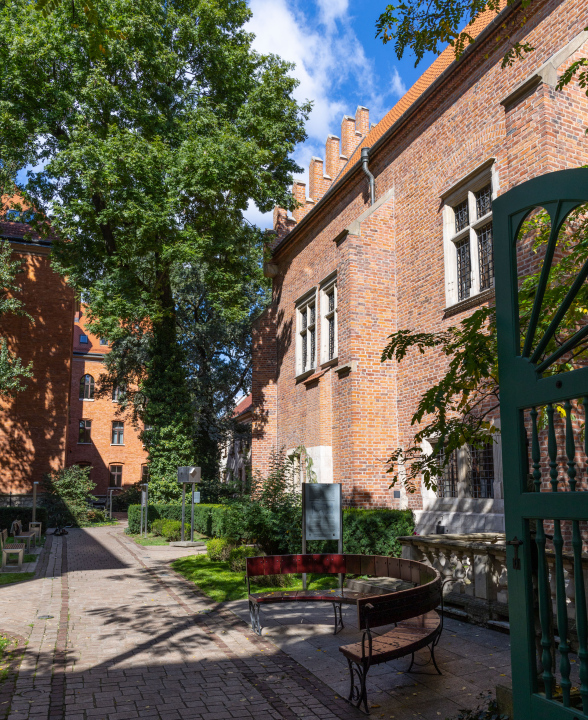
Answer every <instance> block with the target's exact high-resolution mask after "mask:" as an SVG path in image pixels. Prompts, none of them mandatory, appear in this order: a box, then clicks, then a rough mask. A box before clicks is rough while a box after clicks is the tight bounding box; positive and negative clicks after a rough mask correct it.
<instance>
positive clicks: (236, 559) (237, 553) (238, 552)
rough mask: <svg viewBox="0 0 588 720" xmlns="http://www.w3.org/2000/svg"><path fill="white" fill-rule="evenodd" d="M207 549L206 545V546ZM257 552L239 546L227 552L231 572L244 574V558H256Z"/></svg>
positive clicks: (253, 549)
mask: <svg viewBox="0 0 588 720" xmlns="http://www.w3.org/2000/svg"><path fill="white" fill-rule="evenodd" d="M207 548H208V545H207ZM257 555H258V551H257V550H256V549H255V548H254V547H251V546H250V545H239V547H236V548H233V549H232V550H231V551H230V552H229V558H228V560H229V565H230V568H231V570H232V571H233V572H245V570H246V565H247V563H246V558H248V557H256V556H257Z"/></svg>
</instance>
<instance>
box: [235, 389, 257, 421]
mask: <svg viewBox="0 0 588 720" xmlns="http://www.w3.org/2000/svg"><path fill="white" fill-rule="evenodd" d="M252 407H253V396H252V395H251V393H250V394H249V395H247V397H244V398H242V399H241V400H239V402H238V403H237V407H236V408H235V412H234V413H233V417H238V416H239V415H243V413H245V412H247V411H248V410H251V408H252Z"/></svg>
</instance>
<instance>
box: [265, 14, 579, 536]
mask: <svg viewBox="0 0 588 720" xmlns="http://www.w3.org/2000/svg"><path fill="white" fill-rule="evenodd" d="M524 18H525V21H523V20H524ZM587 25H588V6H587V5H586V3H585V1H584V0H544V1H543V2H539V3H536V4H533V6H532V9H529V8H527V9H525V10H524V11H523V10H522V9H521V8H520V6H517V5H515V6H510V7H509V8H507V9H505V10H504V11H503V12H502V14H501V16H500V17H499V18H495V16H494V15H493V14H486V15H485V16H483V17H481V18H479V20H478V21H477V22H476V24H475V25H474V28H473V34H474V35H476V36H477V40H476V43H475V44H474V45H473V46H472V47H470V48H469V49H468V50H467V51H466V53H465V54H464V56H463V57H462V59H461V60H460V61H459V62H456V61H455V60H454V56H453V50H452V49H451V48H448V49H447V50H446V51H445V52H444V53H442V54H441V55H440V56H439V58H438V59H437V60H436V61H435V62H434V63H433V65H432V66H431V67H430V68H429V69H428V70H427V71H426V72H425V73H424V75H423V76H422V77H421V78H420V79H419V80H418V81H417V83H416V84H415V85H414V86H413V87H412V88H411V89H410V90H409V91H408V92H407V93H406V95H405V96H404V97H403V98H402V99H401V100H400V101H399V102H398V103H397V105H396V106H394V107H393V108H392V109H391V110H390V112H389V113H388V114H387V115H386V116H385V117H384V118H383V120H382V121H381V122H379V123H378V124H377V125H375V126H374V127H372V129H371V130H369V132H368V123H367V120H366V114H367V111H366V109H365V108H361V107H360V108H358V112H357V114H356V117H355V119H352V118H349V116H345V117H344V119H343V123H342V128H341V139H342V143H341V145H339V140H338V138H336V137H335V136H329V138H328V139H327V143H326V148H325V153H326V158H327V169H326V172H325V175H324V176H323V177H322V178H320V177H319V175H320V172H321V171H322V162H321V161H320V159H317V158H313V160H312V161H311V165H310V173H309V190H310V192H311V193H312V192H314V193H315V195H316V196H312V195H311V197H309V198H306V197H305V186H304V184H303V183H296V184H295V186H294V188H293V192H294V195H295V196H296V198H297V199H299V201H300V203H301V205H300V206H299V208H298V209H297V210H296V211H295V212H294V213H293V217H292V218H290V217H287V214H286V213H285V212H284V211H282V210H280V209H277V210H276V212H275V213H274V219H275V225H274V229H275V236H274V240H273V248H272V254H273V256H272V258H271V261H270V262H269V263H268V264H267V266H266V267H267V274H268V275H269V276H271V277H272V278H273V301H272V305H271V307H270V308H269V309H268V310H267V311H266V313H265V314H264V316H263V317H262V318H261V319H260V320H259V322H258V324H257V327H256V332H255V337H254V342H255V345H254V371H253V404H254V413H255V421H254V427H253V449H252V455H253V470H254V472H255V471H256V470H259V471H260V472H262V473H263V472H264V471H265V470H266V469H267V461H268V457H269V453H270V451H271V450H272V449H279V448H282V447H284V448H286V449H292V448H295V447H297V446H299V445H300V444H304V445H305V446H306V448H307V449H308V451H309V453H310V454H311V456H312V457H313V460H314V466H315V468H317V469H318V473H319V480H320V481H323V482H340V483H342V484H343V493H344V497H345V501H346V503H347V504H350V505H360V506H366V507H379V506H388V507H390V506H392V507H411V508H413V509H415V510H416V511H417V517H418V518H419V521H420V523H421V528H422V529H430V527H431V524H432V523H435V522H437V521H438V520H440V522H442V524H444V525H445V526H446V527H447V529H448V531H449V530H454V531H460V530H462V529H473V530H498V529H500V528H501V526H502V512H503V505H502V500H501V488H500V482H499V480H500V469H499V468H496V475H497V478H496V479H497V482H496V483H495V486H494V488H495V492H494V493H493V494H494V497H488V498H484V499H475V500H474V499H472V498H471V497H467V493H465V494H464V493H463V492H461V491H460V492H459V493H458V496H456V497H450V498H438V497H436V496H435V494H434V493H432V492H431V491H427V490H422V491H421V490H420V489H419V490H418V491H417V492H416V493H414V494H409V495H407V494H406V493H405V491H404V490H403V489H400V488H395V489H389V485H390V476H389V475H387V474H386V467H387V466H386V459H387V458H388V457H389V455H390V452H391V451H392V450H393V449H395V448H397V447H399V446H400V447H407V446H408V443H409V442H410V439H411V437H412V436H413V435H414V432H415V428H414V427H411V425H410V421H411V417H412V415H413V413H414V411H415V408H416V405H417V402H418V399H419V397H420V396H421V395H422V393H423V392H424V391H425V390H426V389H427V388H428V387H429V386H430V385H431V383H432V382H433V381H435V380H436V379H437V378H438V377H439V376H440V374H441V373H442V372H443V370H444V368H445V367H446V359H445V358H444V357H443V356H441V355H439V354H437V353H435V352H433V351H429V352H426V353H425V354H424V355H420V354H418V353H413V354H411V355H410V356H408V357H407V358H406V359H405V360H404V362H403V363H402V364H401V365H397V364H395V363H389V362H388V363H385V364H382V363H381V362H380V357H381V353H382V349H383V348H384V346H385V345H386V338H387V336H388V335H390V333H392V332H394V331H396V330H399V329H402V328H409V329H412V330H420V331H438V330H441V329H443V328H447V327H449V326H450V325H452V324H456V323H457V322H459V321H460V320H461V319H463V318H464V317H466V315H467V313H469V312H471V311H472V308H474V307H476V306H479V305H480V304H482V303H487V302H491V301H492V298H493V292H494V291H493V288H492V287H491V285H490V286H486V285H485V280H484V273H483V271H482V269H481V268H482V265H481V263H482V255H481V254H480V255H479V256H478V257H477V256H476V253H478V252H479V253H482V250H481V249H480V250H478V248H477V246H474V245H473V244H472V245H471V248H472V253H473V255H472V256H471V257H470V256H469V255H468V262H470V263H471V267H472V268H473V269H472V272H471V274H472V278H473V279H469V280H468V283H470V284H471V287H470V285H467V284H466V285H467V286H464V283H463V278H462V275H460V274H459V273H460V272H461V271H460V270H459V268H458V269H456V257H454V256H455V253H458V255H459V252H458V250H459V248H463V243H462V244H459V243H457V242H456V241H455V238H452V237H451V236H452V233H453V232H454V227H455V222H456V220H455V218H456V213H457V212H458V207H459V205H460V203H463V202H468V203H474V204H473V205H471V204H470V205H469V207H470V212H471V208H472V207H473V208H474V212H475V208H476V205H475V203H476V202H477V201H478V199H479V196H480V197H481V195H480V193H482V191H483V190H484V189H485V187H486V186H490V187H491V193H492V196H493V197H496V195H499V194H501V193H503V192H505V191H506V190H508V189H510V188H512V187H514V186H515V185H518V184H519V183H522V182H524V181H525V180H527V179H530V178H532V177H535V176H537V175H541V174H544V173H547V172H550V171H554V170H561V169H566V168H572V167H577V166H579V165H582V164H585V163H586V162H588V140H587V139H586V135H585V133H584V130H585V128H586V127H588V99H587V97H586V95H585V91H584V90H582V89H581V88H580V87H578V86H577V85H574V84H572V85H570V86H568V87H567V88H565V89H564V90H563V91H558V90H556V88H555V86H556V83H557V76H558V75H561V73H562V71H563V70H565V68H566V67H567V66H569V64H570V63H571V62H572V61H573V60H575V59H577V58H579V57H582V56H585V55H586V54H588V33H587V32H585V31H584V28H586V26H587ZM507 35H508V36H509V37H511V39H512V40H521V41H526V42H529V43H530V44H531V45H532V46H533V47H535V48H536V49H535V52H533V53H531V54H529V55H528V56H527V57H526V58H525V59H524V60H523V61H522V62H517V63H515V64H514V65H513V66H512V67H510V68H506V69H502V68H501V61H502V57H503V55H504V52H505V49H506V45H505V39H504V38H505V36H507ZM352 120H353V123H352ZM352 125H353V130H354V131H353V132H351V127H352ZM334 143H337V150H339V153H337V152H336V149H335V148H334ZM362 147H364V148H370V151H369V170H370V171H371V173H373V175H374V176H375V203H374V204H373V205H371V204H370V192H369V184H368V178H367V176H366V174H365V173H364V171H363V168H362V163H361V158H360V151H361V148H362ZM337 154H339V155H340V158H339V160H340V169H339V170H338V171H335V167H336V163H335V159H336V155H337ZM330 173H334V174H335V177H331V175H330ZM464 198H465V199H464ZM480 217H481V218H482V220H484V222H486V225H483V226H482V225H481V224H480V223H478V225H475V223H474V221H473V220H471V221H470V222H471V233H470V230H468V229H467V228H466V231H465V232H466V235H467V234H468V233H470V234H471V237H478V236H481V235H483V233H484V232H487V231H488V228H490V232H491V225H490V224H489V223H490V222H491V215H489V216H488V217H487V218H485V219H484V218H483V217H482V216H480ZM488 218H489V219H488ZM467 236H468V237H469V235H467ZM459 237H461V236H459ZM464 237H465V236H464ZM448 238H449V239H448ZM460 242H461V241H460ZM468 242H469V240H468ZM472 242H473V241H472ZM469 248H470V246H469V245H468V252H469ZM480 248H481V246H480ZM462 259H463V258H462ZM478 267H480V270H479V274H478V275H476V273H478V270H476V269H475V268H478ZM456 273H457V275H456ZM475 275H476V277H474V276H475ZM334 278H336V292H337V295H336V304H337V308H336V315H337V320H336V322H337V345H338V348H337V353H336V357H333V358H331V357H330V355H329V352H328V348H327V351H326V352H325V348H326V347H327V345H328V343H327V342H326V337H325V333H328V332H331V331H330V330H329V328H330V327H331V326H330V325H329V323H328V318H327V317H326V314H325V313H326V310H327V305H326V303H327V302H328V296H327V295H326V294H325V293H324V292H323V288H324V287H327V286H328V285H329V283H332V281H333V279H334ZM460 283H461V285H460ZM464 287H465V295H464ZM305 308H310V309H309V310H308V312H306V311H305ZM313 308H314V309H313ZM305 313H306V314H305ZM313 321H314V323H315V326H313V325H312V323H313ZM309 328H311V329H310V330H309ZM312 328H314V329H312ZM311 332H312V333H314V335H313V336H312V337H311ZM305 348H306V349H305ZM309 353H310V354H311V355H312V353H314V358H313V359H314V364H313V363H312V362H311V363H310V366H309V367H308V368H307V367H306V365H305V364H304V363H305V361H308V358H309V357H310V356H309ZM495 457H499V454H498V455H495ZM466 514H467V516H468V518H469V519H468V520H467V521H466V520H465V519H464V518H465V517H466ZM467 523H470V524H469V525H468V524H467ZM472 523H473V524H472Z"/></svg>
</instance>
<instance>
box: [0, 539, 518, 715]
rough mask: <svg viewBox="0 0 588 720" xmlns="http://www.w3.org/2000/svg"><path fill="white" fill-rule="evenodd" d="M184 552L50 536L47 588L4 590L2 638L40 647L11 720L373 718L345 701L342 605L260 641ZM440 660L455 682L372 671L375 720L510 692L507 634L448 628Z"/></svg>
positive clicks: (294, 614) (237, 607) (25, 667)
mask: <svg viewBox="0 0 588 720" xmlns="http://www.w3.org/2000/svg"><path fill="white" fill-rule="evenodd" d="M185 554H190V551H189V550H184V549H181V548H167V547H163V548H159V547H157V548H155V547H139V546H138V545H136V544H135V543H134V542H133V541H131V540H130V539H128V538H126V537H125V536H124V534H123V533H122V529H121V528H113V527H103V528H95V529H92V530H72V531H70V534H69V535H68V536H66V537H64V538H58V537H52V536H50V538H49V541H48V544H47V546H46V550H45V551H44V553H43V556H42V559H41V561H40V562H39V563H38V567H37V571H36V574H37V577H36V578H35V580H33V581H30V582H28V583H23V584H21V585H14V586H6V587H4V588H2V595H1V597H2V603H1V604H0V628H1V629H2V630H3V631H8V632H12V633H14V634H18V635H21V636H25V637H27V638H28V645H27V648H26V651H25V654H24V658H23V661H22V664H21V668H20V673H19V676H18V679H17V682H16V688H15V694H14V696H13V698H12V703H11V705H8V702H4V704H3V705H2V704H0V720H3V719H4V718H5V717H8V720H44V719H45V718H50V720H100V719H101V718H103V719H104V720H127V719H131V718H157V719H161V720H176V719H181V720H183V719H184V718H185V719H186V720H188V719H194V720H223V719H224V718H227V719H235V720H239V719H240V718H242V719H243V720H245V719H250V718H255V719H256V720H264V719H265V718H276V719H278V718H284V719H285V720H296V719H298V718H300V719H304V720H305V719H309V720H310V719H311V718H321V720H322V719H324V720H331V719H335V718H340V719H341V720H347V719H349V720H352V719H357V718H360V717H362V715H361V713H360V712H359V711H358V710H355V709H354V708H352V707H350V706H349V705H347V703H346V702H345V701H344V700H342V699H341V693H346V691H347V667H346V663H345V664H344V659H343V657H342V656H341V654H340V653H339V652H338V647H339V645H340V644H343V643H344V642H346V641H348V640H351V639H352V638H353V639H354V638H356V637H357V629H356V627H354V625H353V617H352V613H351V612H350V611H349V610H348V611H347V613H346V618H345V622H346V628H345V630H344V631H342V633H340V634H339V635H338V636H337V637H334V636H333V635H332V634H331V633H332V625H331V622H332V618H331V615H330V612H329V611H330V606H314V607H302V608H298V607H296V608H294V607H292V606H284V607H282V608H280V607H279V606H274V607H273V608H272V609H271V610H269V611H266V612H265V613H264V623H265V625H266V629H265V630H264V637H262V638H258V637H257V636H256V635H254V634H253V633H252V632H251V631H250V629H249V628H248V626H247V625H246V624H245V623H244V622H243V619H246V603H242V602H238V603H225V604H223V605H219V604H215V603H214V602H213V601H211V600H210V599H208V598H205V597H203V596H202V595H200V594H199V593H198V592H197V591H195V590H194V589H193V587H192V586H190V584H189V583H187V582H186V581H185V580H183V579H182V578H180V577H179V576H177V575H176V574H175V573H174V572H173V571H171V570H170V568H169V561H170V560H172V559H174V558H175V557H179V556H181V555H185ZM331 612H332V611H331ZM42 616H49V617H46V618H43V617H42ZM423 657H424V656H423ZM438 659H439V660H440V661H441V662H440V665H441V669H442V670H443V672H444V675H443V677H439V676H437V675H433V674H431V673H430V672H429V670H428V669H425V674H421V675H415V674H412V673H411V675H407V674H405V673H404V672H403V668H406V662H405V661H399V662H398V663H389V664H388V665H385V666H378V667H375V668H373V669H372V670H371V672H370V674H369V679H368V683H369V688H370V691H371V700H372V703H373V705H372V717H386V718H394V720H408V719H409V718H410V720H414V718H419V717H420V718H425V720H427V719H429V718H431V719H434V720H437V719H438V718H440V717H441V718H442V719H443V720H444V718H445V717H451V716H455V715H456V713H457V710H458V709H459V708H461V707H464V706H474V705H475V704H476V696H477V695H478V694H479V693H480V691H482V690H488V689H492V688H493V686H494V685H495V684H496V682H504V681H505V680H506V681H507V680H508V675H509V666H508V662H509V659H508V638H507V637H506V636H504V635H500V634H498V633H494V632H491V631H486V630H482V629H478V628H475V627H472V626H468V625H464V624H463V623H459V622H455V621H447V625H446V632H445V633H444V636H443V638H442V640H441V644H440V646H439V650H438ZM2 700H4V698H2Z"/></svg>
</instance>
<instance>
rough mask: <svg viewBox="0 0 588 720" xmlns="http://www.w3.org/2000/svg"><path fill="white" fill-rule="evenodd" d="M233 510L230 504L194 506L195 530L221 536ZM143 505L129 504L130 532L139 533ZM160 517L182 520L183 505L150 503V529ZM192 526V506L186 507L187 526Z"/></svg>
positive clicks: (207, 534) (148, 523)
mask: <svg viewBox="0 0 588 720" xmlns="http://www.w3.org/2000/svg"><path fill="white" fill-rule="evenodd" d="M230 512H231V508H230V507H229V506H228V505H204V504H199V505H195V506H194V531H195V532H198V533H201V534H202V535H206V536H207V537H211V536H215V537H219V536H221V535H224V534H225V525H226V522H227V516H228V515H229V513H230ZM140 518H141V506H140V505H129V509H128V521H129V533H130V534H131V535H137V534H138V533H139V529H140ZM158 519H167V520H180V521H181V519H182V506H181V505H180V504H173V505H165V504H153V505H149V508H148V515H147V525H148V529H151V528H152V526H153V522H154V521H155V520H158ZM189 526H190V508H189V506H188V507H186V528H188V527H189Z"/></svg>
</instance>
